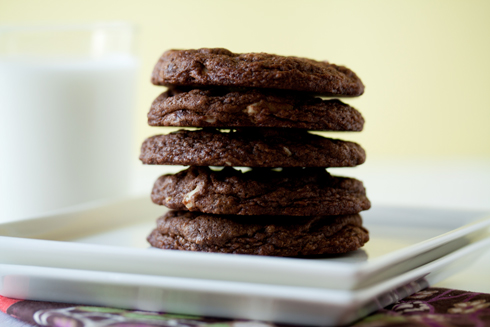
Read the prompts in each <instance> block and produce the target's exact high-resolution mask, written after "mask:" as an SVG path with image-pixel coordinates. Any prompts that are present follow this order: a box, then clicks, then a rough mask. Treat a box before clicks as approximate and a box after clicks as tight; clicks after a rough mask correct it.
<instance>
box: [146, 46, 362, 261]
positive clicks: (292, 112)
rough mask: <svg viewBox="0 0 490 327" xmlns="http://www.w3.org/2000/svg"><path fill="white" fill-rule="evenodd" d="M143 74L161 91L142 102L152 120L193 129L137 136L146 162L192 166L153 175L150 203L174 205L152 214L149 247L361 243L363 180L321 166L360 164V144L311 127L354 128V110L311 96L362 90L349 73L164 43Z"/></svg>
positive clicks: (302, 250)
mask: <svg viewBox="0 0 490 327" xmlns="http://www.w3.org/2000/svg"><path fill="white" fill-rule="evenodd" d="M152 83H153V84H155V85H164V86H167V87H168V90H167V91H166V92H164V93H163V94H161V95H160V96H159V97H158V98H157V99H156V100H155V101H154V102H153V105H152V106H151V109H150V112H149V114H148V122H149V124H150V125H151V126H181V127H198V128H200V129H198V130H195V129H194V130H188V129H187V130H184V129H183V130H179V131H177V132H174V133H170V134H167V135H156V136H153V137H150V138H148V139H146V140H145V141H144V143H143V145H142V148H141V155H140V159H141V161H143V163H145V164H156V165H184V166H190V167H189V168H188V169H185V170H183V171H181V172H179V173H177V174H173V175H164V176H161V177H160V178H159V179H158V180H157V181H156V182H155V185H154V187H153V191H152V195H151V197H152V200H153V202H154V203H156V204H159V205H164V206H167V207H168V208H170V209H173V210H171V211H169V212H168V213H167V214H166V215H164V216H163V217H161V218H159V219H158V220H157V227H156V229H154V230H153V231H152V233H151V234H150V235H149V236H148V241H149V243H150V244H151V245H152V246H154V247H157V248H162V249H177V250H190V251H205V252H221V253H241V254H258V255H273V256H308V255H318V254H333V253H344V252H348V251H352V250H356V249H358V248H359V247H361V246H363V245H364V243H365V242H367V241H368V239H369V236H368V232H367V230H366V229H365V228H364V227H363V226H362V219H361V216H360V215H359V212H360V211H362V210H366V209H369V208H370V202H369V200H368V199H367V197H366V191H365V189H364V187H363V184H362V182H360V181H358V180H356V179H353V178H344V177H334V176H331V175H330V174H329V173H328V172H327V171H326V170H325V168H328V167H352V166H356V165H359V164H362V163H363V162H364V160H365V157H366V156H365V152H364V150H363V149H362V148H361V147H360V146H359V145H358V144H356V143H353V142H347V141H342V140H337V139H329V138H325V137H322V136H319V135H315V134H311V133H309V131H308V130H316V131H361V130H362V128H363V124H364V120H363V118H362V116H361V114H360V113H359V112H358V111H357V110H355V109H354V108H352V107H350V106H349V105H347V104H344V103H342V102H341V101H339V100H337V99H330V100H326V99H323V98H320V97H319V96H322V97H333V96H335V97H340V96H359V95H361V94H362V93H363V91H364V86H363V84H362V82H361V80H360V79H359V78H358V77H357V76H356V75H355V74H354V73H353V72H352V71H350V70H349V69H347V68H345V67H342V66H336V65H334V64H330V63H327V62H318V61H314V60H310V59H304V58H297V57H282V56H276V55H270V54H265V53H249V54H235V53H232V52H230V51H228V50H226V49H199V50H170V51H167V52H165V53H164V54H163V55H162V57H161V58H160V59H159V61H158V63H157V64H156V66H155V69H154V71H153V74H152ZM222 167H224V168H222ZM234 167H240V168H239V169H237V168H234ZM243 167H247V168H246V169H244V168H243Z"/></svg>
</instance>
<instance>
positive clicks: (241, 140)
mask: <svg viewBox="0 0 490 327" xmlns="http://www.w3.org/2000/svg"><path fill="white" fill-rule="evenodd" d="M365 159H366V154H365V152H364V149H363V148H361V146H360V145H358V144H356V143H353V142H348V141H342V140H336V139H329V138H324V137H322V136H318V135H314V134H309V133H308V132H307V131H304V130H297V129H291V130H287V129H286V130H284V129H271V128H248V129H246V128H243V129H237V130H234V131H230V132H229V133H222V132H219V131H217V130H214V129H203V130H197V131H188V130H180V131H177V132H174V133H171V134H167V135H156V136H152V137H150V138H148V139H146V140H145V141H144V142H143V145H142V147H141V154H140V160H141V161H143V163H145V164H156V165H185V166H244V167H347V166H356V165H360V164H362V163H363V162H364V161H365Z"/></svg>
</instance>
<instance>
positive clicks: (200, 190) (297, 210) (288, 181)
mask: <svg viewBox="0 0 490 327" xmlns="http://www.w3.org/2000/svg"><path fill="white" fill-rule="evenodd" d="M151 198H152V201H153V202H154V203H156V204H159V205H164V206H166V207H168V208H171V209H175V210H189V211H199V212H205V213H213V214H226V215H287V216H313V215H347V214H355V213H358V212H360V211H362V210H367V209H369V208H370V207H371V204H370V202H369V200H368V198H367V197H366V191H365V189H364V186H363V184H362V182H361V181H358V180H356V179H353V178H346V177H334V176H331V175H330V174H329V173H328V172H327V171H326V170H325V169H323V168H305V169H303V168H286V169H282V170H280V171H276V170H271V169H264V168H259V169H257V168H255V169H252V170H249V171H246V172H242V171H240V170H236V169H233V168H231V167H226V168H224V169H222V170H220V171H215V170H212V169H210V168H208V167H190V168H188V169H186V170H183V171H181V172H179V173H177V174H173V175H170V174H169V175H163V176H161V177H160V178H158V179H157V180H156V182H155V184H154V186H153V190H152V193H151Z"/></svg>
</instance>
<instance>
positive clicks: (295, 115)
mask: <svg viewBox="0 0 490 327" xmlns="http://www.w3.org/2000/svg"><path fill="white" fill-rule="evenodd" d="M148 124H149V125H151V126H191V127H224V128H230V127H231V128H232V127H288V128H305V129H311V130H325V131H327V130H328V131H361V130H362V127H363V125H364V119H363V117H362V115H361V114H360V113H359V112H358V111H357V110H356V109H354V108H352V107H350V106H349V105H347V104H345V103H342V102H341V101H339V100H336V99H335V100H322V99H320V98H315V97H312V96H307V95H305V94H304V93H298V94H296V93H294V92H290V91H289V92H277V91H272V90H265V89H263V90H260V89H244V90H227V89H225V88H220V89H207V90H202V89H193V90H189V91H181V90H176V89H172V90H168V91H167V92H164V93H162V94H161V95H160V96H159V97H158V98H156V100H155V101H153V104H152V106H151V109H150V112H149V113H148Z"/></svg>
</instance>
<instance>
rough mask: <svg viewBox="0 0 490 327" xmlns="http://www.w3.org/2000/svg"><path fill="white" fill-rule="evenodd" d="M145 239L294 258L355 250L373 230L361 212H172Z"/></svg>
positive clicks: (176, 246)
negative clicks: (307, 214) (303, 214)
mask: <svg viewBox="0 0 490 327" xmlns="http://www.w3.org/2000/svg"><path fill="white" fill-rule="evenodd" d="M147 240H148V242H149V243H150V244H151V245H152V246H153V247H156V248H162V249H173V250H187V251H204V252H221V253H235V254H258V255H268V256H287V257H290V256H307V255H317V254H336V253H345V252H349V251H354V250H356V249H358V248H360V247H361V246H363V245H364V243H366V242H367V241H368V240H369V234H368V231H367V230H366V229H365V228H364V227H362V219H361V216H359V215H358V214H356V215H348V216H334V217H331V216H314V217H290V216H272V217H270V216H269V217H267V216H252V217H246V216H225V215H223V216H221V215H210V214H203V213H196V212H189V211H170V212H168V213H167V214H166V215H164V216H163V217H161V218H159V219H158V221H157V228H156V229H155V230H153V232H152V233H151V234H150V235H149V236H148V238H147Z"/></svg>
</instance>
